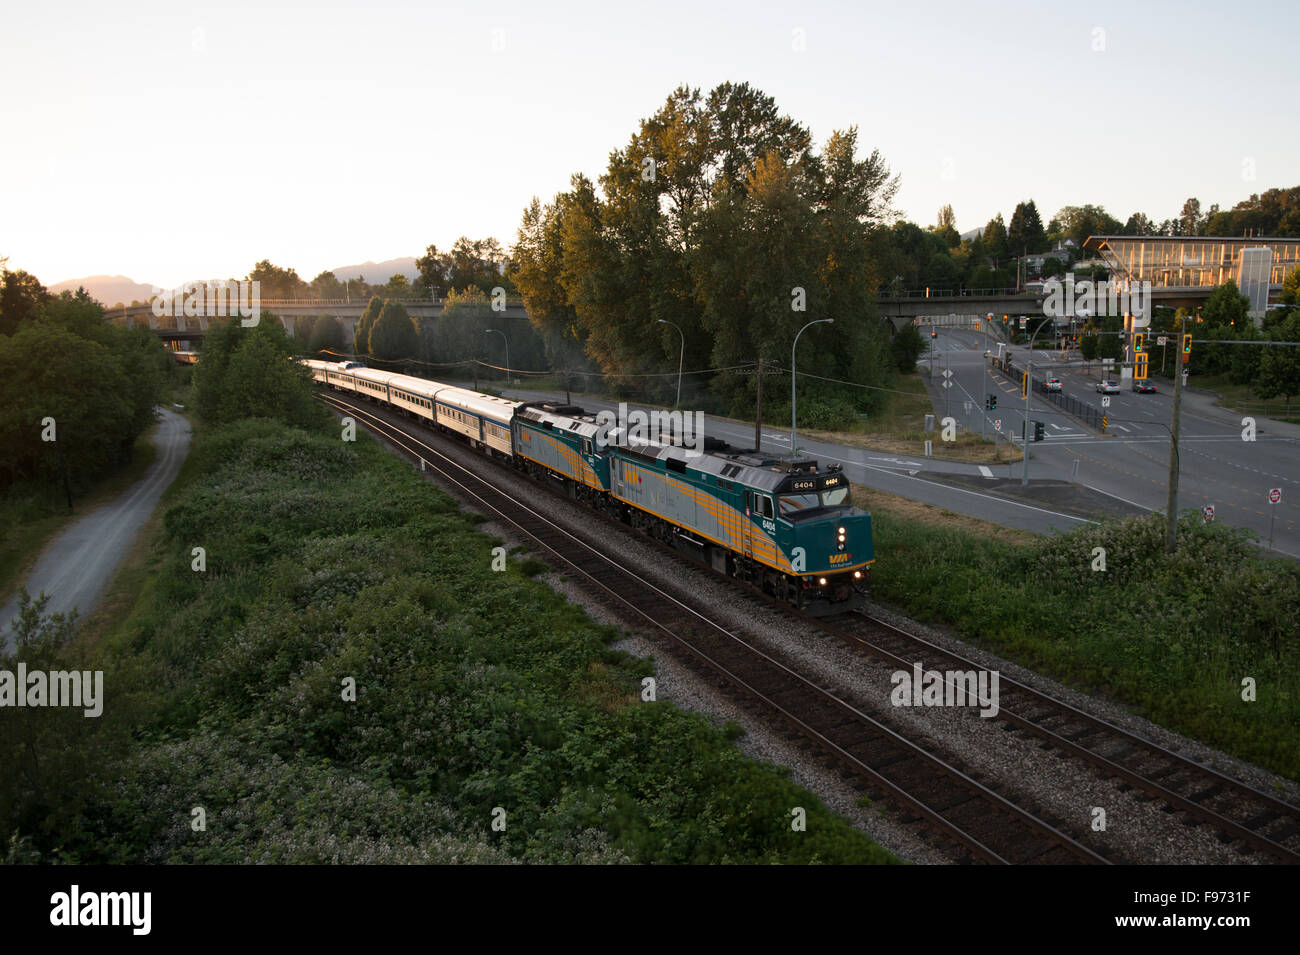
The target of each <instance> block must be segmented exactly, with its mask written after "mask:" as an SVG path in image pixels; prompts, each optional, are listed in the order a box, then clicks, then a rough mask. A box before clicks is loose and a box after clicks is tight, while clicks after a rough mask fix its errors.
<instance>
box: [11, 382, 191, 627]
mask: <svg viewBox="0 0 1300 955" xmlns="http://www.w3.org/2000/svg"><path fill="white" fill-rule="evenodd" d="M160 410H161V420H160V422H159V424H158V429H157V431H156V432H155V434H154V437H153V442H154V445H155V446H156V447H157V448H158V455H157V457H156V458H155V459H154V461H153V463H152V464H150V465H149V468H148V470H147V471H145V473H144V476H143V477H142V478H140V480H139V481H137V482H136V483H135V484H133V485H132V486H131V487H130V488H128V489H127V490H126V491H124V492H123V493H122V495H121V496H120V497H118V498H117V500H115V501H112V502H110V503H108V504H105V505H104V506H102V507H100V508H98V509H96V510H94V511H92V512H91V513H89V514H84V515H82V516H81V517H80V518H79V519H78V520H76V521H74V522H73V523H72V524H71V525H69V526H68V527H67V528H66V529H65V530H64V531H63V533H62V534H60V535H59V536H58V537H56V538H55V539H54V541H53V542H52V543H50V545H49V546H48V547H46V549H45V552H44V553H43V554H41V557H40V559H39V560H38V561H37V562H36V566H35V567H34V568H33V569H32V572H31V575H30V576H29V577H28V578H27V582H26V586H27V592H28V593H30V594H31V595H32V596H33V597H35V596H36V595H37V594H39V593H40V592H41V591H44V592H45V593H47V594H49V595H50V602H49V605H48V606H47V607H46V612H51V611H59V612H63V613H66V612H68V611H70V610H73V609H77V610H79V611H80V612H81V614H82V615H83V616H84V615H85V614H87V613H89V612H90V611H91V610H93V609H94V607H95V604H96V602H97V601H98V600H99V597H100V595H101V594H102V593H103V591H104V588H105V587H106V586H107V585H108V581H109V579H110V578H111V577H112V576H113V574H114V572H115V571H116V570H117V568H118V565H119V564H120V563H121V561H122V558H123V557H125V556H126V553H127V551H128V550H129V549H130V546H131V541H132V540H133V539H134V537H135V535H136V534H137V533H138V532H139V530H140V528H141V527H143V526H144V524H145V522H146V521H147V520H148V519H149V515H150V514H152V513H153V511H154V508H155V507H156V506H157V504H158V499H159V498H160V497H161V496H162V493H163V491H165V490H166V489H167V486H168V485H170V484H171V483H172V481H173V480H174V479H175V477H176V473H177V472H178V471H179V470H180V467H181V464H182V462H184V460H185V456H186V455H187V454H188V453H189V448H190V425H189V422H188V421H186V420H185V419H184V418H182V417H181V416H180V415H178V414H176V413H175V412H172V411H168V410H166V409H165V408H164V409H160ZM17 612H18V600H17V598H14V599H13V600H11V601H10V602H9V604H8V606H6V607H5V608H4V609H3V610H0V641H3V645H4V646H5V648H6V649H9V648H10V647H11V645H12V639H13V638H12V635H11V634H10V632H9V624H10V622H11V621H12V619H13V618H14V616H15V615H16V614H17Z"/></svg>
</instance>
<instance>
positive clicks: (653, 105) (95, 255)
mask: <svg viewBox="0 0 1300 955" xmlns="http://www.w3.org/2000/svg"><path fill="white" fill-rule="evenodd" d="M1297 27H1300V4H1296V3H1294V2H1293V0H1277V2H1273V0H1260V2H1252V3H1250V4H1237V5H1232V4H1223V3H1222V2H1215V3H1201V2H1179V3H1127V2H1120V3H1111V2H1092V3H1086V4H1079V3H1070V4H1067V3H1056V4H1035V3H1028V2H1007V3H998V4H981V3H977V2H971V0H955V2H953V0H927V2H924V3H899V2H886V3H875V2H857V3H853V2H849V3H833V2H812V0H801V2H798V3H765V2H762V0H750V2H745V3H709V2H705V0H693V2H678V0H657V2H654V3H649V2H646V3H630V4H613V3H608V2H593V3H578V2H574V3H555V2H549V0H536V2H532V3H530V2H521V3H494V2H491V0H477V2H466V3H463V4H442V3H420V2H407V3H391V2H383V0H380V2H367V3H353V2H328V0H326V2H322V0H313V2H310V3H306V2H286V0H279V2H271V3H263V2H250V3H225V2H211V3H198V4H187V3H184V2H170V0H169V2H159V3H148V2H131V0H121V2H114V3H112V4H105V3H103V2H94V3H67V2H64V3H60V2H47V3H31V4H22V5H18V4H11V5H9V6H8V8H7V9H6V12H5V15H4V29H3V31H2V32H0V90H3V93H0V130H3V139H2V140H0V256H8V257H9V263H8V267H9V268H11V269H20V268H21V269H26V270H27V271H29V272H32V273H33V274H35V275H36V276H37V277H38V278H40V279H41V280H42V281H43V282H44V283H45V284H47V285H49V284H53V283H56V282H59V281H62V280H65V279H69V278H79V277H83V276H87V275H97V274H109V275H118V274H120V275H126V276H129V277H131V278H133V279H135V280H136V281H142V282H150V283H155V284H158V285H162V286H174V285H178V284H179V283H181V282H183V281H186V280H190V279H195V278H207V277H228V276H243V275H245V274H247V272H248V271H249V269H250V268H251V267H252V265H253V263H254V262H256V261H258V260H259V259H263V258H268V259H270V260H271V261H272V262H275V263H276V264H278V265H282V266H286V267H293V268H295V269H297V271H298V274H299V275H301V276H303V277H304V278H308V279H310V278H311V277H313V276H314V275H316V274H317V273H318V272H320V271H322V270H324V269H327V268H331V267H334V266H343V265H348V264H352V263H358V262H364V261H366V260H375V261H380V260H383V259H387V258H395V257H399V256H416V255H420V254H422V253H423V251H424V249H425V247H426V246H428V245H430V244H435V245H437V246H438V247H439V248H440V249H444V250H445V249H447V248H449V247H450V246H451V244H452V243H453V242H454V241H455V240H456V238H457V237H458V236H461V235H468V236H470V237H486V236H489V235H491V236H495V237H497V238H498V239H500V240H501V242H502V243H503V244H504V245H506V246H509V245H511V244H513V242H514V240H515V236H516V233H517V231H518V227H519V221H520V216H521V213H522V210H523V208H524V207H525V206H526V205H527V204H528V202H529V200H530V199H531V198H532V197H533V196H538V197H540V198H541V199H542V200H543V201H546V200H549V199H550V198H552V197H553V196H554V195H555V194H556V193H557V192H560V191H563V190H564V189H566V188H567V186H568V182H569V177H570V176H571V175H572V174H573V173H575V172H583V173H586V174H587V175H588V176H590V177H592V178H593V179H595V178H597V177H598V176H599V175H600V173H601V172H602V170H603V169H604V168H605V165H606V162H607V160H608V156H609V153H610V152H611V151H612V150H614V149H617V148H621V147H622V146H624V145H626V143H627V141H628V139H629V138H630V137H631V135H632V134H633V133H634V132H635V130H636V129H637V127H638V125H639V123H640V120H641V119H642V118H644V117H647V116H650V115H651V114H653V113H654V111H655V110H656V109H657V108H658V107H659V106H661V105H662V104H663V102H664V101H665V100H666V98H667V97H668V95H669V94H670V93H671V92H672V91H673V89H674V88H676V87H677V86H678V85H682V84H685V85H689V86H692V87H699V88H700V89H702V90H703V91H705V92H707V91H708V90H709V89H711V88H712V87H714V86H716V85H717V84H719V83H721V82H724V81H727V80H730V81H733V82H748V83H749V84H750V85H751V86H754V87H756V88H758V89H760V90H762V91H763V92H764V93H766V94H768V95H770V96H771V97H773V98H774V99H775V101H776V103H777V105H778V107H779V108H780V109H781V110H782V112H784V113H786V114H788V115H790V116H791V117H793V118H794V119H795V120H797V121H798V122H800V123H802V124H804V125H805V126H807V127H808V128H809V129H810V130H811V132H812V134H813V137H814V140H815V141H816V142H817V143H818V144H821V143H824V142H825V140H826V139H827V138H828V137H829V136H830V134H831V133H832V132H833V131H834V130H836V129H844V128H847V127H849V126H855V125H856V126H857V127H858V129H859V137H858V142H859V148H860V149H862V150H865V151H866V152H867V153H869V152H870V151H871V150H872V149H879V150H880V152H881V154H882V156H883V157H884V158H885V160H886V162H887V163H888V164H889V166H890V168H891V169H892V170H893V171H894V172H896V173H899V174H900V175H901V184H902V185H901V189H900V190H899V193H898V196H897V198H896V202H895V205H896V207H897V208H898V210H899V211H900V212H901V213H902V215H903V216H904V217H905V218H907V219H911V220H912V221H915V222H917V223H919V224H921V225H930V224H933V223H934V221H935V220H936V218H937V213H938V210H939V207H940V206H942V205H943V204H945V203H951V204H952V206H953V208H954V210H955V212H956V216H957V224H958V228H959V229H960V231H963V232H965V231H967V230H969V229H973V228H976V227H978V226H981V225H983V224H984V223H985V222H987V221H988V220H989V219H990V218H992V217H993V216H994V215H995V214H997V213H999V212H1001V213H1002V215H1003V217H1004V219H1005V220H1007V221H1009V220H1010V217H1011V213H1012V211H1013V210H1014V208H1015V205H1016V203H1017V202H1019V201H1021V200H1024V199H1029V198H1033V199H1034V200H1035V201H1036V202H1037V205H1038V208H1039V211H1040V212H1041V213H1042V216H1043V221H1044V223H1046V222H1047V220H1048V219H1049V218H1050V217H1051V215H1052V214H1053V213H1054V212H1055V211H1056V210H1057V209H1059V208H1061V207H1062V206H1065V205H1081V204H1084V203H1089V202H1091V203H1095V204H1100V205H1103V206H1104V207H1105V208H1106V209H1107V211H1108V212H1110V213H1111V214H1112V215H1114V216H1116V217H1117V218H1118V219H1120V221H1123V220H1125V219H1127V218H1128V216H1129V215H1130V214H1131V213H1133V212H1135V211H1141V212H1144V213H1146V214H1147V215H1148V216H1150V217H1152V218H1153V219H1155V220H1157V221H1159V220H1161V219H1165V218H1169V217H1176V216H1177V215H1178V214H1179V212H1180V211H1181V209H1182V205H1183V201H1184V200H1185V199H1187V198H1188V197H1189V196H1197V197H1199V198H1200V200H1201V203H1202V208H1203V209H1208V208H1209V206H1210V205H1211V204H1212V203H1216V202H1217V203H1219V204H1221V205H1222V206H1223V207H1224V208H1228V207H1230V206H1231V205H1233V204H1234V203H1236V202H1238V201H1239V200H1241V199H1245V198H1247V197H1248V196H1249V195H1250V194H1251V193H1253V192H1261V191H1263V190H1265V189H1268V188H1272V187H1289V186H1294V185H1300V123H1297V122H1296V115H1297V112H1296V111H1297V104H1298V103H1300V70H1297V69H1296V67H1295V58H1294V45H1293V44H1294V37H1295V36H1296V34H1297Z"/></svg>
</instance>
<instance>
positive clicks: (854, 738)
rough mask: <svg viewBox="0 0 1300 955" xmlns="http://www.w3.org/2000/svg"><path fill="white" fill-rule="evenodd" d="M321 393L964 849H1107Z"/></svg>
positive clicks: (379, 419)
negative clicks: (1091, 846) (975, 776)
mask: <svg viewBox="0 0 1300 955" xmlns="http://www.w3.org/2000/svg"><path fill="white" fill-rule="evenodd" d="M319 397H320V398H321V399H322V400H323V401H324V402H326V403H327V404H329V405H330V406H331V407H333V408H335V409H338V410H341V411H344V412H346V413H348V414H351V415H353V416H355V418H356V420H357V421H358V423H361V424H364V425H365V426H366V427H368V428H370V429H371V430H372V431H374V432H375V433H376V434H378V435H380V436H381V437H383V438H384V439H386V440H388V441H389V442H391V443H392V444H394V445H396V446H397V447H398V448H400V449H402V450H404V451H405V452H407V453H409V454H411V455H413V456H414V457H416V458H417V459H419V460H421V461H422V462H424V467H425V468H427V469H428V470H432V471H433V472H434V473H435V474H437V475H438V476H439V477H441V478H442V480H444V481H446V482H447V483H448V484H450V485H452V486H454V487H456V488H458V489H459V491H460V492H461V493H462V494H464V495H465V496H467V497H468V498H469V499H471V500H472V501H474V502H475V503H476V505H477V506H479V507H481V508H482V509H484V510H485V511H487V512H489V513H491V514H493V515H495V516H496V518H497V519H498V520H499V521H501V522H502V523H504V524H509V525H511V526H513V527H515V528H516V529H517V530H518V531H519V532H520V533H521V534H522V535H524V536H526V537H528V538H530V539H532V540H533V541H534V542H535V543H536V545H537V547H538V548H539V549H541V550H543V551H545V552H547V553H549V554H550V555H551V556H552V558H553V559H554V562H555V563H556V565H557V566H558V567H565V568H568V569H570V570H571V571H572V572H573V574H574V576H575V577H576V579H577V581H578V582H579V583H580V585H582V586H584V588H585V589H587V590H588V591H589V592H591V593H593V595H595V596H596V597H598V598H600V599H603V600H605V601H606V602H608V603H611V604H613V605H615V606H616V607H618V608H619V609H621V610H622V611H623V612H624V613H625V614H627V615H628V616H630V617H631V618H633V619H636V620H638V621H640V622H641V623H642V624H643V625H644V626H645V627H646V628H647V629H648V630H650V631H652V632H657V633H659V634H661V635H662V636H663V637H664V638H666V639H667V640H668V641H669V642H670V645H671V646H673V647H674V648H676V649H677V651H678V652H679V653H681V654H682V655H684V656H685V657H686V658H687V659H689V660H691V661H693V663H694V665H695V666H697V667H700V668H703V669H705V670H707V671H708V672H710V673H711V674H714V675H716V676H717V677H720V678H721V679H722V680H723V681H724V684H725V685H726V686H727V687H728V688H729V689H730V690H731V691H732V692H734V693H736V694H738V695H739V696H741V697H742V698H743V699H745V700H746V701H747V703H748V704H749V705H750V706H752V707H757V708H759V709H761V710H764V711H766V712H768V713H772V714H775V715H776V716H777V717H778V718H779V719H780V720H781V721H782V722H784V723H785V724H786V725H787V726H788V727H790V728H791V729H792V730H794V731H795V732H797V733H798V734H800V735H801V736H803V737H804V738H805V739H807V740H808V741H809V742H810V743H811V744H812V745H813V746H814V747H816V748H818V749H819V750H820V751H821V753H822V755H823V756H824V757H825V758H826V759H827V760H829V761H830V762H832V763H834V764H836V765H838V766H839V767H841V768H842V769H844V770H847V772H848V773H849V774H850V775H851V777H852V778H854V779H855V786H856V787H857V788H859V789H860V790H865V791H868V792H871V793H873V794H875V795H876V796H878V797H883V798H884V799H886V800H887V801H889V802H890V803H892V804H893V805H895V806H897V807H898V808H900V809H901V810H903V811H904V812H906V813H909V814H912V815H915V816H916V817H919V819H921V820H923V824H924V826H925V827H926V828H928V829H929V830H930V831H932V832H934V833H936V834H937V835H939V836H940V837H941V839H942V840H943V841H945V842H948V843H950V844H951V845H952V846H953V847H954V848H955V849H956V853H955V854H956V856H957V857H958V858H959V859H961V860H963V861H972V862H985V863H995V864H1006V863H1016V864H1023V863H1036V864H1043V863H1048V864H1050V863H1105V862H1106V861H1107V860H1106V859H1104V858H1103V857H1101V856H1100V855H1098V854H1097V853H1096V852H1094V851H1093V850H1091V849H1089V848H1088V847H1086V846H1083V845H1081V844H1079V843H1078V842H1076V841H1075V840H1074V839H1072V838H1071V837H1070V836H1069V835H1067V834H1066V833H1063V832H1061V831H1059V830H1058V829H1056V828H1054V827H1053V826H1050V825H1048V824H1047V823H1045V822H1043V821H1042V820H1040V819H1038V818H1036V817H1035V816H1033V815H1032V814H1030V813H1029V812H1027V811H1025V810H1024V809H1022V808H1021V807H1019V806H1017V805H1015V804H1014V803H1012V802H1010V801H1009V800H1007V799H1005V798H1004V797H1002V796H1001V795H999V794H998V793H996V792H994V791H993V790H992V789H990V788H989V787H987V786H985V785H983V784H982V783H980V782H978V781H977V780H975V779H972V778H971V777H969V776H967V775H966V774H965V773H963V772H962V771H961V770H959V769H957V768H956V767H954V766H952V765H950V764H948V763H946V762H945V761H943V760H942V759H940V758H939V757H937V756H935V755H934V754H932V753H930V752H927V751H926V750H924V749H922V748H921V747H919V746H918V745H916V744H915V743H913V742H911V741H910V740H908V739H906V738H904V737H903V736H901V735H900V734H898V733H896V732H895V731H894V730H892V729H891V728H889V727H888V726H886V725H884V724H883V723H881V722H880V721H878V720H876V719H874V718H873V717H871V716H870V715H869V714H867V713H864V712H863V711H862V710H860V709H858V708H857V707H856V706H854V705H853V704H851V703H850V702H848V701H846V700H844V699H842V698H840V697H839V696H837V695H835V694H834V693H832V692H830V691H828V690H827V689H825V688H823V687H821V686H819V685H818V684H816V683H815V682H813V681H812V680H810V679H808V678H807V677H805V676H804V675H802V674H800V673H798V672H796V671H795V670H794V669H792V668H791V667H789V666H787V665H786V664H784V663H782V662H781V661H779V660H777V659H775V658H774V657H772V656H771V655H769V654H767V653H766V652H764V651H763V650H762V649H760V648H759V647H757V646H755V645H754V644H753V643H750V642H749V641H747V640H746V639H745V638H744V636H743V635H741V634H739V633H736V632H733V631H730V630H727V629H726V628H724V627H722V626H720V625H719V624H717V623H715V622H714V621H713V620H711V619H709V618H708V617H707V616H706V615H705V614H703V613H701V612H700V611H698V610H696V609H695V608H693V607H691V606H689V605H688V604H687V603H685V602H683V601H682V600H679V599H678V598H676V597H674V596H673V595H671V594H669V593H667V592H666V591H664V590H662V589H660V588H659V587H658V586H656V585H655V584H654V583H652V582H650V581H648V580H646V579H644V578H642V577H640V576H639V575H637V574H636V573H635V572H634V571H632V570H630V569H629V568H626V567H623V566H622V565H620V564H618V563H616V562H615V561H613V560H612V559H610V558H609V557H606V556H605V554H604V553H602V552H601V551H599V550H598V549H596V548H595V547H593V546H592V545H589V544H588V543H586V542H585V541H583V540H581V539H580V538H578V537H577V536H575V535H574V534H572V533H570V532H569V531H568V530H566V529H565V528H563V527H561V526H560V525H559V524H557V523H556V522H554V521H552V520H551V519H550V518H548V517H547V516H545V515H543V514H541V513H539V512H538V511H537V510H535V509H534V508H532V507H529V506H528V505H527V504H524V503H523V502H521V501H518V500H516V499H515V498H514V497H512V496H511V495H510V494H508V493H507V492H505V491H503V490H501V489H500V488H498V487H496V486H495V484H493V483H492V482H490V481H489V480H487V479H486V478H484V477H483V476H482V475H481V474H479V473H477V471H475V470H471V469H469V468H466V467H465V466H464V465H462V464H460V463H458V462H456V461H455V460H453V459H452V458H451V457H449V456H448V455H447V454H444V453H443V452H442V451H440V450H438V449H437V448H434V447H432V446H431V445H430V444H428V443H426V442H425V441H423V440H421V439H420V437H418V436H416V435H415V434H412V433H411V430H410V426H409V425H407V424H405V423H403V424H400V425H399V424H397V423H395V422H394V421H393V420H391V419H390V417H388V416H387V415H384V416H381V415H378V414H375V413H374V412H373V411H372V410H370V409H369V408H367V407H364V406H362V405H360V404H357V403H355V402H354V401H352V400H350V399H345V398H340V397H337V396H335V395H331V394H321V395H319ZM390 414H391V412H390ZM466 453H472V452H468V451H467V452H466Z"/></svg>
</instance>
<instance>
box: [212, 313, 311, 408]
mask: <svg viewBox="0 0 1300 955" xmlns="http://www.w3.org/2000/svg"><path fill="white" fill-rule="evenodd" d="M294 352H295V349H294V346H293V342H292V341H291V340H290V339H289V336H288V335H287V334H286V333H285V331H284V328H283V327H282V326H281V325H280V323H279V322H278V321H276V318H275V316H274V315H272V314H271V313H270V312H263V313H262V315H261V321H260V322H258V324H257V325H256V326H254V327H251V328H244V327H243V326H242V325H241V324H240V323H238V322H228V323H226V324H224V325H217V326H214V327H212V328H209V330H208V334H207V335H206V336H205V337H204V340H203V350H202V359H201V360H200V361H199V363H198V364H197V365H195V366H194V391H195V399H196V400H195V404H196V406H197V409H198V414H199V417H200V419H201V420H202V421H204V422H206V423H211V424H224V423H228V422H231V421H238V420H240V419H242V418H273V419H275V420H278V421H283V422H284V423H286V424H290V425H295V426H297V427H310V426H311V425H313V424H316V423H318V422H319V421H320V415H321V412H320V409H319V408H318V407H317V406H316V404H315V402H314V401H313V400H312V397H311V376H310V375H309V374H308V372H307V370H306V369H305V368H304V367H303V366H302V365H300V364H298V363H297V362H296V361H291V360H289V359H291V358H292V357H293V356H294Z"/></svg>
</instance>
